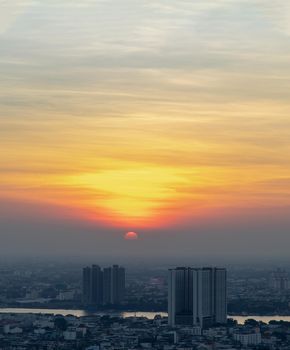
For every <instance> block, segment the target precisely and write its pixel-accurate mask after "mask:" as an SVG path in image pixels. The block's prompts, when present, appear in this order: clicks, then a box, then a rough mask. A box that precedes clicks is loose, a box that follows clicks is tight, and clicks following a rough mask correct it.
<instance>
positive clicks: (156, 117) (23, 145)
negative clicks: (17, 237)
mask: <svg viewBox="0 0 290 350" xmlns="http://www.w3.org/2000/svg"><path fill="white" fill-rule="evenodd" d="M278 2H279V1H278ZM279 3H280V5H281V6H282V5H283V4H284V5H283V6H284V7H281V8H280V10H278V8H279V6H278V5H277V8H276V9H275V11H273V9H272V5H271V4H272V3H271V2H270V1H267V0H266V1H263V2H261V1H258V0H253V1H251V2H250V1H214V2H213V1H209V0H203V1H197V2H196V3H191V2H188V1H177V0H176V1H172V2H171V3H170V5H169V4H168V2H165V1H161V0H160V1H140V2H132V1H129V0H125V1H124V2H122V4H117V5H116V3H115V2H114V3H113V2H112V1H100V2H96V4H94V3H93V2H91V1H83V2H82V4H72V2H69V1H65V0H61V1H59V2H57V3H51V2H49V1H25V2H23V1H16V0H15V1H11V3H10V2H9V3H0V7H1V9H0V13H1V14H0V44H1V47H2V48H3V50H1V53H0V74H1V82H0V96H1V98H0V106H1V115H0V149H1V163H0V176H1V183H0V186H1V187H0V196H1V199H2V200H3V201H5V200H14V201H18V202H20V203H25V202H32V203H36V204H37V203H39V204H41V205H43V204H47V205H54V206H56V207H57V208H58V207H62V208H64V210H67V209H71V210H72V211H73V213H74V215H76V216H78V215H79V217H80V218H82V219H84V220H93V221H95V222H101V223H105V224H106V225H108V226H114V227H116V226H117V227H122V228H123V227H128V228H129V227H130V228H131V229H138V228H143V227H159V226H161V227H162V226H167V225H171V224H172V223H176V222H184V221H190V220H193V221H194V220H195V218H196V217H199V218H200V217H202V218H204V220H208V218H210V217H211V215H212V212H213V211H214V210H218V209H222V210H230V209H233V208H235V209H239V208H241V209H245V208H246V209H252V208H253V210H255V209H261V208H265V207H266V208H287V207H288V206H290V175H289V174H290V163H289V159H290V117H289V115H290V100H289V91H290V90H289V81H290V80H289V75H290V64H289V62H290V60H289V56H290V45H289V35H290V28H289V25H288V23H289V21H288V19H289V18H290V7H288V6H286V5H285V2H282V1H281V2H279ZM128 9H130V10H129V11H128Z"/></svg>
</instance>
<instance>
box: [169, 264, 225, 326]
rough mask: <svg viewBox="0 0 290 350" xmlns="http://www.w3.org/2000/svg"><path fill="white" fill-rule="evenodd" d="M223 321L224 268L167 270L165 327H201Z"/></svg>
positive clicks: (179, 268)
mask: <svg viewBox="0 0 290 350" xmlns="http://www.w3.org/2000/svg"><path fill="white" fill-rule="evenodd" d="M226 321H227V302H226V270H225V269H219V268H201V269H197V268H190V267H187V268H186V267H178V268H176V269H171V270H169V283H168V323H169V325H171V326H174V325H195V326H201V327H204V326H209V325H212V324H215V323H221V324H223V323H226Z"/></svg>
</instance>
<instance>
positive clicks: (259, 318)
mask: <svg viewBox="0 0 290 350" xmlns="http://www.w3.org/2000/svg"><path fill="white" fill-rule="evenodd" d="M1 313H11V314H29V313H31V314H50V315H63V316H66V315H74V316H77V317H81V316H91V315H100V316H104V315H111V316H118V317H124V318H126V317H133V316H136V317H147V318H148V319H153V318H154V317H155V316H156V315H160V316H162V317H167V313H166V312H146V311H137V312H89V311H87V310H69V309H66V310H62V309H28V308H27V309H26V308H0V314H1ZM229 318H232V319H234V320H236V321H238V323H239V324H243V323H244V322H245V320H247V319H249V318H251V319H254V320H256V321H263V322H265V323H268V322H269V321H271V320H275V321H280V320H282V321H288V322H290V316H279V315H275V316H258V315H254V316H253V315H251V316H238V315H230V316H229Z"/></svg>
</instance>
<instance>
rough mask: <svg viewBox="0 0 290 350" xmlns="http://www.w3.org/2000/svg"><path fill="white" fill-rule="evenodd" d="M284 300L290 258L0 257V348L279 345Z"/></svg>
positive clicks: (289, 291)
mask: <svg viewBox="0 0 290 350" xmlns="http://www.w3.org/2000/svg"><path fill="white" fill-rule="evenodd" d="M104 266H105V265H104ZM216 274H217V275H216ZM178 276H179V277H178ZM194 276H196V277H194ZM214 276H217V277H214ZM216 278H217V279H216ZM198 281H200V282H198ZM202 281H203V282H202ZM214 281H216V282H214ZM199 283H203V284H202V285H200V287H198V285H199ZM188 288H189V289H188ZM194 288H197V289H196V293H197V294H195V292H194ZM200 288H202V289H200ZM186 290H187V291H186ZM199 290H200V291H201V293H202V294H198V293H200V292H199ZM211 295H212V296H214V299H212V297H211ZM206 298H208V299H206ZM190 300H191V301H190ZM212 300H216V302H212ZM199 304H200V307H198V305H199ZM193 305H197V306H196V311H194V307H193ZM289 306H290V284H289V266H283V267H274V266H273V267H272V268H271V267H269V268H268V269H265V268H262V267H259V266H258V265H257V267H252V268H251V267H248V266H243V265H238V264H237V265H233V266H227V268H226V269H221V268H218V269H216V268H212V267H210V268H208V267H205V268H194V267H191V268H188V267H184V268H182V267H178V268H171V269H170V270H169V269H168V268H166V267H165V266H164V267H163V266H160V267H154V266H150V265H147V266H146V264H144V266H142V267H141V268H138V267H134V266H131V267H130V266H128V267H121V266H118V265H116V264H112V266H111V267H108V266H107V265H106V266H105V267H101V265H97V264H92V265H90V266H88V267H87V266H82V264H81V263H76V262H75V263H70V264H65V263H43V264H41V263H40V262H38V264H35V263H33V264H32V263H26V264H25V263H21V264H19V265H18V264H13V265H12V264H10V263H7V264H4V263H2V264H1V269H0V308H1V310H0V344H1V346H0V349H3V350H8V349H9V350H10V349H17V350H18V349H19V350H20V349H25V350H26V349H32V350H33V349H35V350H36V349H39V350H46V349H90V350H103V349H112V350H119V349H160V350H171V349H172V350H173V349H174V350H175V349H180V350H181V349H186V350H201V349H202V350H203V349H206V350H212V349H220V350H223V349H263V350H264V349H265V350H268V349H269V350H272V349H275V350H276V349H279V350H280V349H281V350H282V349H283V350H286V349H289V348H290V308H289ZM192 307H193V309H192ZM179 310H180V311H179ZM168 311H169V315H168ZM194 315H196V316H194Z"/></svg>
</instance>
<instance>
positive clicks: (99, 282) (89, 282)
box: [83, 265, 125, 306]
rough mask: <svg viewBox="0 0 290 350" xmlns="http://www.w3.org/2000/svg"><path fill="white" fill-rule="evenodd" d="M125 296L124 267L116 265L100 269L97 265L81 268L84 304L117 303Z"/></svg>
mask: <svg viewBox="0 0 290 350" xmlns="http://www.w3.org/2000/svg"><path fill="white" fill-rule="evenodd" d="M124 296H125V269H124V268H123V267H120V266H118V265H113V267H107V268H104V270H102V269H101V268H100V266H98V265H92V267H85V268H84V269H83V303H84V305H87V306H89V305H91V306H99V305H108V304H112V305H118V304H121V303H122V302H123V301H124Z"/></svg>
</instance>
